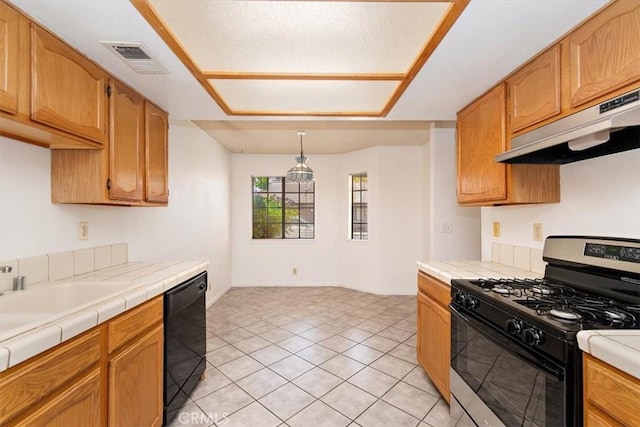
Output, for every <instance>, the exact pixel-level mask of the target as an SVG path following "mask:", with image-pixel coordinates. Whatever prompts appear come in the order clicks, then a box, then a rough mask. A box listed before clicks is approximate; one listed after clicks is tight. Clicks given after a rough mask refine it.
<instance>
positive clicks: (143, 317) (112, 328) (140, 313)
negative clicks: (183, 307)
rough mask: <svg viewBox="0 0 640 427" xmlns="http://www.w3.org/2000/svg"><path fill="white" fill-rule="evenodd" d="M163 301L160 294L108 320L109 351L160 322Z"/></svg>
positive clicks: (111, 351)
mask: <svg viewBox="0 0 640 427" xmlns="http://www.w3.org/2000/svg"><path fill="white" fill-rule="evenodd" d="M163 310H164V301H163V297H162V295H160V296H158V297H156V298H154V299H153V300H151V301H148V302H146V303H144V304H143V305H141V306H139V307H136V308H133V309H131V310H129V311H128V312H126V313H124V314H121V315H120V316H118V317H116V318H115V319H113V320H112V321H110V322H109V346H108V351H109V353H110V354H111V353H113V352H114V351H116V350H118V349H119V348H121V347H122V346H123V345H124V344H126V343H127V342H130V341H131V340H133V339H134V338H136V337H137V336H139V335H141V334H142V333H143V332H144V331H146V330H148V329H149V328H152V327H154V326H155V325H157V324H158V323H162V316H163Z"/></svg>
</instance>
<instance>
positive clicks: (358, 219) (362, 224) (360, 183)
mask: <svg viewBox="0 0 640 427" xmlns="http://www.w3.org/2000/svg"><path fill="white" fill-rule="evenodd" d="M368 189H369V185H368V181H367V173H366V172H362V173H357V174H352V175H351V227H350V231H351V239H352V240H368V238H369V232H368V226H369V224H368V215H367V201H368V195H367V193H368Z"/></svg>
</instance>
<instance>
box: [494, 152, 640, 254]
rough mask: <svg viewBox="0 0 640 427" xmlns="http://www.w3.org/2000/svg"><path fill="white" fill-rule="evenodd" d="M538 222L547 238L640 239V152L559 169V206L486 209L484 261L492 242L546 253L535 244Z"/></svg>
mask: <svg viewBox="0 0 640 427" xmlns="http://www.w3.org/2000/svg"><path fill="white" fill-rule="evenodd" d="M494 221H499V222H500V237H499V238H495V237H493V234H492V228H493V222H494ZM535 222H540V223H542V224H543V234H544V236H545V237H546V236H548V235H557V234H576V235H594V236H610V237H631V238H636V239H637V238H640V150H632V151H627V152H624V153H617V154H612V155H609V156H604V157H598V158H595V159H589V160H583V161H581V162H576V163H569V164H566V165H562V166H560V203H550V204H542V205H522V206H502V207H487V208H482V259H483V260H490V259H491V243H493V242H498V243H505V244H511V245H519V246H526V247H532V248H542V247H543V243H544V242H536V241H534V240H533V223H535Z"/></svg>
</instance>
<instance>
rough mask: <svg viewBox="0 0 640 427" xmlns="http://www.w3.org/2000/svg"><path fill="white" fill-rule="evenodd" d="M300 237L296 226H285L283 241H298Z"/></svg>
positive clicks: (298, 228)
mask: <svg viewBox="0 0 640 427" xmlns="http://www.w3.org/2000/svg"><path fill="white" fill-rule="evenodd" d="M299 237H300V227H298V225H297V224H296V225H295V226H292V225H287V226H286V227H285V229H284V238H285V239H298V238H299Z"/></svg>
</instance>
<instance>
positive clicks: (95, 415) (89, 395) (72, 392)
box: [15, 368, 102, 427]
mask: <svg viewBox="0 0 640 427" xmlns="http://www.w3.org/2000/svg"><path fill="white" fill-rule="evenodd" d="M101 408H102V402H101V401H100V369H99V368H96V369H95V370H93V371H92V372H91V373H89V374H88V375H86V376H84V377H82V378H81V379H80V380H78V381H75V382H74V383H73V384H71V385H70V386H68V387H67V388H66V389H65V390H64V391H62V392H61V393H60V394H58V395H57V396H56V397H54V398H53V399H52V400H50V401H48V402H47V403H46V404H44V405H43V406H41V407H34V408H31V409H30V410H29V416H28V417H27V418H25V419H23V420H21V421H19V422H18V423H16V424H15V425H18V426H29V427H32V426H52V427H55V426H60V427H69V426H99V425H100V410H101Z"/></svg>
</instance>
